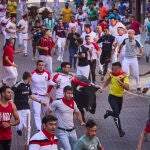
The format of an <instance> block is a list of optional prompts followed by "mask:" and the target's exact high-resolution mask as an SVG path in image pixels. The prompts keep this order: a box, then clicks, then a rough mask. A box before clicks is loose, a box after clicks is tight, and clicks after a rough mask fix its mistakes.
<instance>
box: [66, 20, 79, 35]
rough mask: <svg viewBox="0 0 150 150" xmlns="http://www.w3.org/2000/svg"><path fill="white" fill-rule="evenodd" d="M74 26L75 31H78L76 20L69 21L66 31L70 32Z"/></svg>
mask: <svg viewBox="0 0 150 150" xmlns="http://www.w3.org/2000/svg"><path fill="white" fill-rule="evenodd" d="M72 27H76V31H78V23H77V22H69V24H68V32H69V33H70V32H71V28H72Z"/></svg>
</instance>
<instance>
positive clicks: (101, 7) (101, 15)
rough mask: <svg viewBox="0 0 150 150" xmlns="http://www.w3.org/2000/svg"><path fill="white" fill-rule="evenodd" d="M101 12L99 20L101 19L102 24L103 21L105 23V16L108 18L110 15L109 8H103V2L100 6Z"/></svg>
mask: <svg viewBox="0 0 150 150" xmlns="http://www.w3.org/2000/svg"><path fill="white" fill-rule="evenodd" d="M99 12H100V13H99V19H100V22H101V21H103V19H104V16H106V15H107V13H108V9H107V7H105V6H103V3H102V2H101V3H100V4H99Z"/></svg>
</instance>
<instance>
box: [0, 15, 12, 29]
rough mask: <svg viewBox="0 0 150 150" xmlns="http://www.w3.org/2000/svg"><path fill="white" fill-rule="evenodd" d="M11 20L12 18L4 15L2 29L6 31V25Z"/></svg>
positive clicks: (0, 21) (0, 22)
mask: <svg viewBox="0 0 150 150" xmlns="http://www.w3.org/2000/svg"><path fill="white" fill-rule="evenodd" d="M9 21H10V18H6V17H3V18H2V19H1V20H0V24H1V30H2V31H5V28H6V25H7V24H8V22H9Z"/></svg>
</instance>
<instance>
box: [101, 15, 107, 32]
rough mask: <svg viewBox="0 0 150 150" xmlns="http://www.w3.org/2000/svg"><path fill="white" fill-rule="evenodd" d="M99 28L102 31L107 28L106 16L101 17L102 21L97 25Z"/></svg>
mask: <svg viewBox="0 0 150 150" xmlns="http://www.w3.org/2000/svg"><path fill="white" fill-rule="evenodd" d="M99 26H101V27H102V31H104V29H106V28H108V27H109V23H108V18H107V16H104V17H103V21H102V22H101V23H100V24H99Z"/></svg>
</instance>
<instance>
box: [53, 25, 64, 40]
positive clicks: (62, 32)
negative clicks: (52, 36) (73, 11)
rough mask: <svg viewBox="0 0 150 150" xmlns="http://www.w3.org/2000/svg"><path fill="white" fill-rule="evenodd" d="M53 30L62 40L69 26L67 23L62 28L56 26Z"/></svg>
mask: <svg viewBox="0 0 150 150" xmlns="http://www.w3.org/2000/svg"><path fill="white" fill-rule="evenodd" d="M53 30H54V31H55V32H56V35H57V36H59V37H60V38H65V37H66V33H65V30H67V25H66V24H65V23H63V26H62V27H61V26H60V25H59V24H58V25H55V26H54V29H53Z"/></svg>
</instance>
